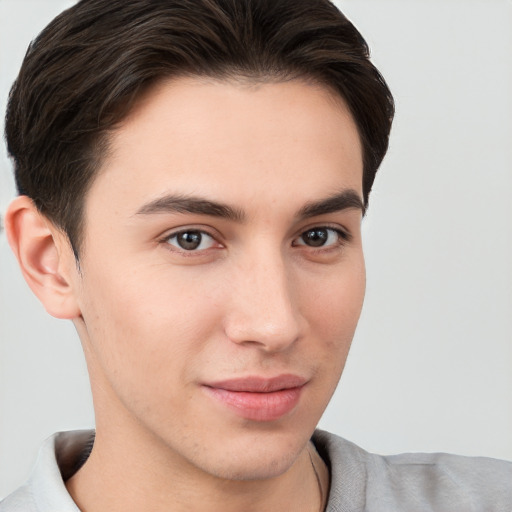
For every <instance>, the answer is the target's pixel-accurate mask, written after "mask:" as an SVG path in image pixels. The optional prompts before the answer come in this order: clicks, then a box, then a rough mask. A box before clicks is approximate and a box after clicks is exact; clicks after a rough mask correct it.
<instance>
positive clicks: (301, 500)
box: [66, 429, 329, 512]
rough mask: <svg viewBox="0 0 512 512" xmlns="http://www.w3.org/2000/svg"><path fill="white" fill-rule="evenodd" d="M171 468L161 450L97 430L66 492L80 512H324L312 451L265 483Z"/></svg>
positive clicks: (323, 490)
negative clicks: (322, 511)
mask: <svg viewBox="0 0 512 512" xmlns="http://www.w3.org/2000/svg"><path fill="white" fill-rule="evenodd" d="M137 446H138V448H134V447H137ZM171 459H172V458H171ZM176 462H177V461H172V460H170V458H169V457H167V460H164V457H162V450H161V449H159V450H158V452H157V453H155V451H154V450H147V446H145V447H144V448H142V447H141V446H140V445H137V444H133V443H125V442H123V441H121V442H120V439H119V436H113V437H112V438H110V436H103V435H102V432H101V430H100V429H98V430H97V435H96V440H95V444H94V447H93V449H92V452H91V455H90V457H89V459H88V460H87V462H86V463H85V464H84V466H83V467H82V468H81V469H80V470H79V471H78V472H77V473H76V474H75V475H74V476H72V477H71V478H70V479H69V480H68V481H67V482H66V487H67V488H68V491H69V493H70V495H71V497H72V498H73V499H74V501H75V502H76V504H77V505H78V507H79V508H80V510H82V511H83V512H103V511H105V512H106V511H109V512H117V511H123V512H129V511H131V510H133V511H140V510H144V511H147V512H160V511H162V512H163V511H165V512H182V511H187V512H192V511H201V512H210V511H211V512H217V511H218V512H220V511H222V512H231V511H233V512H234V511H237V512H238V511H240V510H244V511H247V512H259V511H268V510H294V511H298V512H318V511H320V510H324V507H325V501H326V498H327V490H328V478H329V475H328V472H327V468H326V466H325V464H324V463H323V461H322V459H321V458H320V457H319V455H318V453H317V452H316V450H315V448H314V447H313V446H312V445H309V446H308V445H307V446H306V447H305V448H304V450H303V451H302V452H301V453H300V455H299V457H297V459H296V460H295V462H294V463H293V464H292V466H291V467H290V468H289V469H288V470H287V471H286V472H285V473H283V474H281V475H279V476H277V477H274V478H269V479H265V480H250V481H235V480H226V479H222V478H217V477H215V476H212V475H209V474H206V473H204V472H202V471H199V470H197V468H191V467H189V466H190V465H189V464H187V463H186V462H184V461H180V462H179V463H178V464H177V463H176Z"/></svg>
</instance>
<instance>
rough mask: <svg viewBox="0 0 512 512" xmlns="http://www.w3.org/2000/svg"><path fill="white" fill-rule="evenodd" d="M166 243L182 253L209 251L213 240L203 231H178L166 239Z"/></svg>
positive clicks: (213, 242)
mask: <svg viewBox="0 0 512 512" xmlns="http://www.w3.org/2000/svg"><path fill="white" fill-rule="evenodd" d="M167 243H168V244H170V245H172V246H174V247H176V248H178V249H182V250H183V251H198V250H205V249H210V248H211V247H213V245H214V244H215V240H214V239H213V238H212V237H211V236H210V235H209V234H208V233H205V232H204V231H198V230H188V231H180V232H179V233H175V234H174V235H171V236H170V237H169V238H167Z"/></svg>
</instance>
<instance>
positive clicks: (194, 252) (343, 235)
mask: <svg viewBox="0 0 512 512" xmlns="http://www.w3.org/2000/svg"><path fill="white" fill-rule="evenodd" d="M314 231H316V232H320V231H327V232H328V237H329V236H330V235H331V234H332V233H334V234H335V235H336V236H337V237H338V239H337V241H335V242H334V243H332V244H330V245H327V246H326V245H319V246H317V247H315V246H311V245H307V244H306V243H297V242H296V241H297V240H302V242H304V238H303V237H304V236H305V235H306V234H307V233H312V232H314ZM187 234H188V235H200V240H199V245H198V246H197V247H195V248H193V249H190V250H187V249H185V248H183V247H179V246H178V245H177V244H178V243H177V244H176V245H175V244H172V243H171V242H170V241H171V240H173V239H176V240H177V238H178V237H179V236H180V235H187ZM205 236H206V237H208V238H210V239H211V240H212V242H216V243H218V244H219V245H221V244H220V243H219V242H217V241H216V238H215V236H213V235H212V234H210V233H208V232H207V231H205V230H203V229H195V228H187V229H182V230H180V231H177V232H174V233H171V234H170V235H167V236H166V237H164V238H163V239H162V243H164V244H167V245H171V246H173V247H174V249H172V250H174V251H176V252H179V253H181V254H182V255H184V256H198V255H200V254H202V253H204V252H205V251H208V250H210V249H213V247H207V248H204V249H198V248H199V247H200V246H201V244H202V243H203V241H204V240H203V237H205ZM351 239H352V236H351V235H350V234H349V233H348V232H347V231H344V230H342V229H339V228H337V227H336V228H335V227H332V226H313V227H311V228H308V229H306V230H304V231H302V232H301V233H300V235H299V236H298V237H296V238H295V239H294V240H293V242H292V247H307V248H309V249H310V250H312V251H315V252H327V251H332V250H335V249H336V248H340V247H343V246H344V245H345V244H346V243H348V242H350V240H351ZM327 240H328V239H327ZM192 243H193V242H192Z"/></svg>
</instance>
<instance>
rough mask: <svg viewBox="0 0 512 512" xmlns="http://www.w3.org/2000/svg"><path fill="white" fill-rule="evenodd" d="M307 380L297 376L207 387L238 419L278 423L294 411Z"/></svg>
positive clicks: (210, 394) (215, 383)
mask: <svg viewBox="0 0 512 512" xmlns="http://www.w3.org/2000/svg"><path fill="white" fill-rule="evenodd" d="M306 384H307V380H306V379H304V378H303V377H299V376H297V375H279V376H277V377H273V378H270V379H268V378H262V377H245V378H239V379H230V380H224V381H219V382H213V383H208V384H203V386H202V388H203V390H204V391H205V393H206V394H207V395H209V396H210V397H211V398H213V399H214V400H215V401H216V402H217V403H220V404H221V405H223V406H225V407H227V408H228V409H230V410H231V411H233V412H234V413H235V414H237V415H238V416H240V417H242V418H244V419H247V420H252V421H260V422H265V421H275V420H278V419H280V418H282V417H283V416H286V415H287V414H288V413H290V412H291V411H293V409H295V407H296V406H297V404H298V403H299V400H300V396H301V394H302V390H303V389H304V386H305V385H306Z"/></svg>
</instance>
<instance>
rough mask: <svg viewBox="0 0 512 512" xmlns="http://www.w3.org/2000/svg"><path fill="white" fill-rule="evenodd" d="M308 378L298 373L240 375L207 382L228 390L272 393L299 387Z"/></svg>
mask: <svg viewBox="0 0 512 512" xmlns="http://www.w3.org/2000/svg"><path fill="white" fill-rule="evenodd" d="M306 382H307V379H305V378H304V377H300V376H298V375H292V374H286V375H278V376H276V377H270V378H268V377H259V376H249V377H239V378H235V379H227V380H221V381H217V382H210V383H207V384H205V385H206V386H208V387H210V388H217V389H224V390H226V391H239V392H244V391H245V392H248V393H272V392H273V391H280V390H283V389H292V388H298V387H301V386H303V385H304V384H306Z"/></svg>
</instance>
